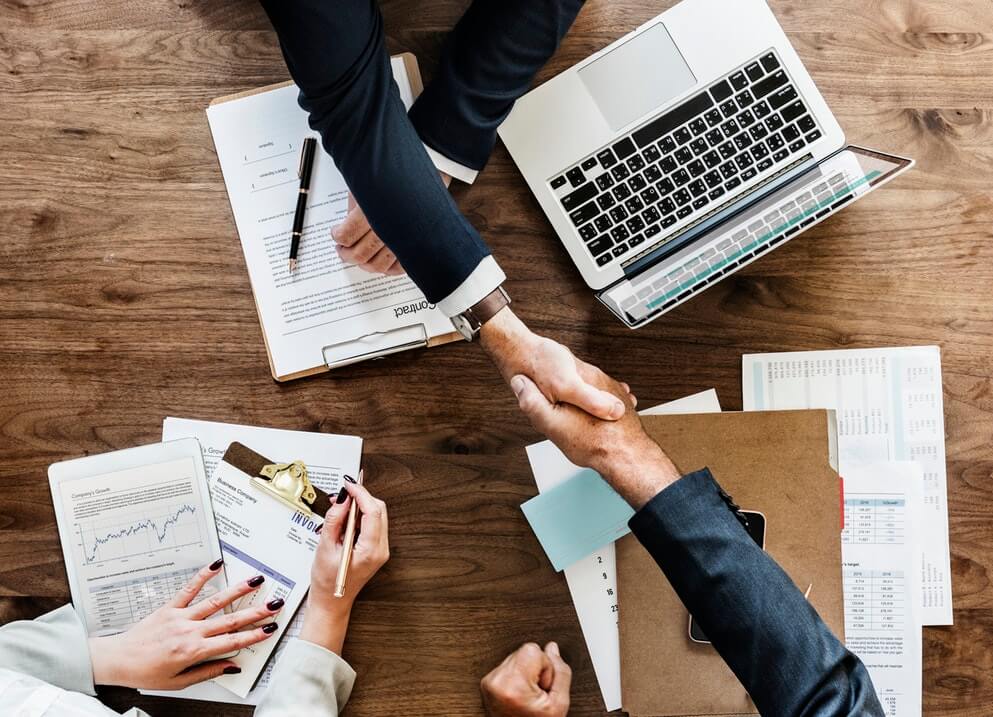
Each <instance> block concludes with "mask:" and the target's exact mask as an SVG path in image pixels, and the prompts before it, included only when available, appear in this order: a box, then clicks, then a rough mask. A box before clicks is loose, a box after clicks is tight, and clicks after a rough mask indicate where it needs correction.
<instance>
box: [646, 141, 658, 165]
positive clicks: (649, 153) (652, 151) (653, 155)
mask: <svg viewBox="0 0 993 717" xmlns="http://www.w3.org/2000/svg"><path fill="white" fill-rule="evenodd" d="M641 156H642V157H644V158H645V161H646V162H648V163H649V164H651V163H652V162H657V161H659V159H660V158H661V157H662V151H661V150H660V149H659V148H658V147H656V146H655V145H654V144H653V145H651V146H650V147H648V148H647V149H645V151H644V152H642V153H641Z"/></svg>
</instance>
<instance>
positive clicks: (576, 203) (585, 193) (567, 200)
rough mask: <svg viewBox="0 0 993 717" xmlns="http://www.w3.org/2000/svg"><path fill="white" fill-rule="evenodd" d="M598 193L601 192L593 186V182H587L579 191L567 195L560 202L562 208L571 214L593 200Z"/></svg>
mask: <svg viewBox="0 0 993 717" xmlns="http://www.w3.org/2000/svg"><path fill="white" fill-rule="evenodd" d="M573 186H575V185H573ZM598 193H599V192H597V188H596V187H595V186H594V185H593V182H587V183H586V184H584V185H583V186H581V187H580V188H579V189H577V190H575V191H573V192H569V194H566V195H565V196H564V197H562V199H561V200H560V201H561V202H562V207H563V208H564V209H565V210H566V211H567V212H570V211H572V210H573V209H576V208H577V207H580V206H582V205H583V204H585V203H586V202H588V201H590V200H591V199H593V197H595V196H596V195H597V194H598Z"/></svg>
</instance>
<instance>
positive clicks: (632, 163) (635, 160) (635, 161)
mask: <svg viewBox="0 0 993 717" xmlns="http://www.w3.org/2000/svg"><path fill="white" fill-rule="evenodd" d="M627 165H628V168H629V169H630V170H631V171H632V172H640V171H641V170H642V169H644V168H645V160H644V159H642V157H641V156H640V155H637V154H636V155H634V156H633V157H631V159H629V160H628V161H627Z"/></svg>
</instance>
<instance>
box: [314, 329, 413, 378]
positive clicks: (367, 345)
mask: <svg viewBox="0 0 993 717" xmlns="http://www.w3.org/2000/svg"><path fill="white" fill-rule="evenodd" d="M427 345H428V330H427V327H426V326H425V325H424V324H411V325H409V326H401V327H399V328H396V329H390V330H389V331H374V332H372V333H371V334H366V335H365V336H359V337H358V338H355V339H349V340H348V341H342V342H341V343H337V344H329V345H328V346H325V347H324V348H323V349H321V352H322V354H323V355H324V363H326V364H327V366H328V368H329V369H335V368H341V367H342V366H349V365H351V364H353V363H359V362H360V361H367V360H369V359H377V358H383V357H385V356H390V355H391V354H398V353H400V352H401V351H407V350H409V349H419V348H426V347H427Z"/></svg>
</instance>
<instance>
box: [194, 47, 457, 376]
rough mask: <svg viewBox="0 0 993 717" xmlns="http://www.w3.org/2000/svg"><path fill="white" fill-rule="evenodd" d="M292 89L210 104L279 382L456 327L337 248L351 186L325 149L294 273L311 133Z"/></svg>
mask: <svg viewBox="0 0 993 717" xmlns="http://www.w3.org/2000/svg"><path fill="white" fill-rule="evenodd" d="M392 64H393V72H394V77H395V78H396V81H397V86H398V87H399V88H400V95H401V97H402V99H403V101H404V103H405V104H406V106H407V107H409V106H410V105H411V104H412V103H413V100H414V97H413V92H412V90H411V85H410V81H409V79H408V77H407V74H406V68H405V65H404V63H403V59H402V58H400V57H395V58H393V63H392ZM298 94H299V89H298V88H297V87H296V86H295V85H286V86H282V87H279V88H277V89H271V90H266V91H262V92H259V93H257V94H248V95H246V96H242V97H239V98H237V99H231V100H228V101H223V102H219V103H216V104H213V105H211V106H210V107H209V108H208V109H207V119H208V122H209V124H210V131H211V134H212V135H213V138H214V146H215V147H216V149H217V158H218V161H219V162H220V165H221V172H222V174H223V175H224V184H225V186H226V187H227V191H228V198H229V199H230V202H231V210H232V212H233V214H234V220H235V225H236V226H237V229H238V236H239V237H240V239H241V246H242V250H243V251H244V254H245V263H246V265H247V267H248V274H249V277H250V279H251V283H252V290H253V292H254V294H255V303H256V306H257V308H258V312H259V319H260V321H261V323H262V331H263V334H264V337H265V342H266V348H267V350H268V352H269V359H270V364H271V368H272V374H273V376H274V377H275V378H276V379H277V380H283V379H289V378H294V377H296V376H300V375H305V374H307V373H311V372H313V371H315V370H318V369H320V370H323V369H324V368H326V367H328V366H329V365H335V364H340V363H346V362H348V361H352V360H356V359H357V358H362V357H366V358H371V357H374V356H376V355H379V354H382V353H383V352H385V351H388V350H390V349H393V348H396V347H403V346H410V347H412V346H423V345H426V342H428V341H429V340H431V339H433V338H437V337H440V336H446V335H450V334H451V333H452V332H453V331H454V328H453V326H452V323H451V321H450V320H449V319H448V318H447V317H445V315H444V314H442V313H441V312H440V311H438V310H437V309H436V308H435V307H434V306H433V305H432V304H429V303H428V301H427V300H426V299H425V298H424V295H423V294H422V293H421V292H420V290H419V289H418V288H417V287H416V286H415V285H414V283H413V282H412V281H411V280H410V279H409V278H408V277H407V276H406V275H401V276H383V275H381V274H371V273H368V272H366V271H364V270H362V269H359V268H358V267H356V266H353V265H350V264H346V263H345V262H343V261H342V260H341V258H340V257H339V256H338V252H337V250H336V248H335V243H334V240H333V239H332V238H331V228H332V227H334V226H336V225H338V224H340V223H341V222H342V221H343V220H344V218H345V214H346V213H347V209H348V187H347V186H346V184H345V180H344V178H343V177H342V176H341V174H340V173H339V172H338V169H337V168H336V167H335V164H334V161H333V160H332V159H331V157H330V156H328V155H327V153H325V152H324V151H323V150H319V151H318V152H317V156H316V158H315V160H314V169H313V175H312V179H311V185H310V194H309V201H308V203H307V213H306V219H305V224H304V229H303V236H302V239H301V242H300V250H299V253H298V254H297V259H298V262H299V265H298V267H297V270H296V271H295V272H292V273H291V272H290V270H289V251H290V235H291V231H292V227H293V215H294V211H295V209H296V201H297V195H298V191H299V182H300V180H299V177H298V175H297V170H298V166H299V162H300V148H301V146H302V144H303V140H304V139H305V138H306V137H310V136H313V135H314V133H313V131H312V130H311V129H310V127H309V125H308V121H307V113H306V112H305V111H304V110H302V109H301V108H300V106H299V105H298V104H297V96H298Z"/></svg>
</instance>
